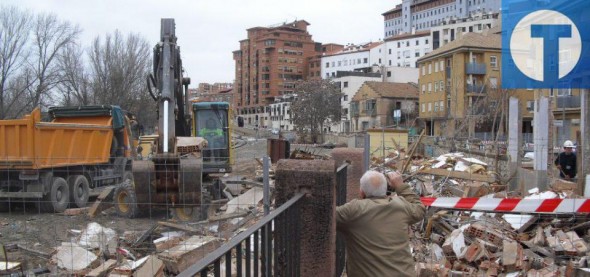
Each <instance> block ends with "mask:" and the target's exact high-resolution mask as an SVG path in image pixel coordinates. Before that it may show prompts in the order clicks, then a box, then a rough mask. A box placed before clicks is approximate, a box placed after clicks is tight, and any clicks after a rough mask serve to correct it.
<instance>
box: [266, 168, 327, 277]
mask: <svg viewBox="0 0 590 277" xmlns="http://www.w3.org/2000/svg"><path fill="white" fill-rule="evenodd" d="M275 179H276V181H275V193H276V196H275V202H276V206H280V205H282V204H283V203H285V202H287V201H288V200H289V199H290V198H291V197H293V195H294V194H295V193H296V192H299V191H303V192H306V193H307V196H306V197H304V198H303V199H301V200H300V201H302V202H301V206H300V210H299V216H298V218H297V219H296V220H298V222H299V224H298V226H299V230H301V235H300V240H299V241H297V242H294V243H296V244H299V247H300V252H299V253H300V259H299V261H300V262H299V267H300V269H301V271H300V276H334V274H335V272H336V218H335V212H336V164H335V162H334V161H333V160H327V161H322V160H312V161H309V160H288V159H285V160H279V161H278V163H277V167H276V171H275ZM277 231H278V232H279V233H280V232H282V231H281V230H277ZM287 232H289V230H287ZM278 235H279V236H280V235H281V234H278Z"/></svg>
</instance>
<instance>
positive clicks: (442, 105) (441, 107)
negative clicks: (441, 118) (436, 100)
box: [439, 100, 445, 112]
mask: <svg viewBox="0 0 590 277" xmlns="http://www.w3.org/2000/svg"><path fill="white" fill-rule="evenodd" d="M444 103H445V102H444V101H442V100H441V101H440V104H439V106H440V111H441V112H442V111H444V110H445V105H444Z"/></svg>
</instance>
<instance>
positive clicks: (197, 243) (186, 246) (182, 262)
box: [158, 236, 222, 274]
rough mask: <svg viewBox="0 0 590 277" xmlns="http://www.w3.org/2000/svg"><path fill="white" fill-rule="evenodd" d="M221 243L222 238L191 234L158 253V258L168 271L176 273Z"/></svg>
mask: <svg viewBox="0 0 590 277" xmlns="http://www.w3.org/2000/svg"><path fill="white" fill-rule="evenodd" d="M221 243H222V240H221V239H219V238H216V237H211V236H204V237H199V236H192V237H190V238H188V239H187V240H185V241H182V242H180V243H179V244H178V245H177V246H175V247H173V248H170V249H168V250H165V251H164V252H162V253H160V254H158V258H159V259H160V260H162V261H163V262H164V264H165V266H166V270H167V271H168V272H170V273H172V274H178V273H179V272H181V271H183V270H185V269H186V268H188V267H189V266H190V265H192V264H194V263H195V262H196V261H198V260H200V259H202V258H203V257H205V255H207V254H208V253H210V252H212V251H213V250H215V249H217V248H218V247H220V246H221Z"/></svg>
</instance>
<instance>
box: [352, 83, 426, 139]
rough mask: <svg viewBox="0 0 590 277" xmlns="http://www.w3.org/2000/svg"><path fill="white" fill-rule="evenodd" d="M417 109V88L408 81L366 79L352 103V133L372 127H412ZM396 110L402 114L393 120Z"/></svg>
mask: <svg viewBox="0 0 590 277" xmlns="http://www.w3.org/2000/svg"><path fill="white" fill-rule="evenodd" d="M417 109H418V88H417V87H416V86H415V85H414V84H408V83H386V82H374V81H367V82H365V83H363V85H362V86H361V87H360V88H359V90H358V91H357V92H356V93H355V95H354V97H353V98H352V101H351V102H350V116H351V129H352V131H353V132H360V131H365V130H367V129H370V128H380V127H393V126H403V127H407V128H409V127H411V126H412V122H413V120H414V118H415V117H416V113H417ZM395 111H399V113H400V114H401V117H400V121H399V122H396V120H395V119H394V115H395Z"/></svg>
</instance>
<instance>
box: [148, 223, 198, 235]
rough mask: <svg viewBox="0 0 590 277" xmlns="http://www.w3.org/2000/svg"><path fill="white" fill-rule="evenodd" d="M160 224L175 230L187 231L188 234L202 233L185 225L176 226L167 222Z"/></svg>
mask: <svg viewBox="0 0 590 277" xmlns="http://www.w3.org/2000/svg"><path fill="white" fill-rule="evenodd" d="M158 224H159V225H161V226H166V227H171V228H174V229H178V230H182V231H185V232H187V233H200V232H201V231H200V230H198V229H194V228H191V227H188V226H185V225H181V224H176V223H172V222H166V221H158Z"/></svg>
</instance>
